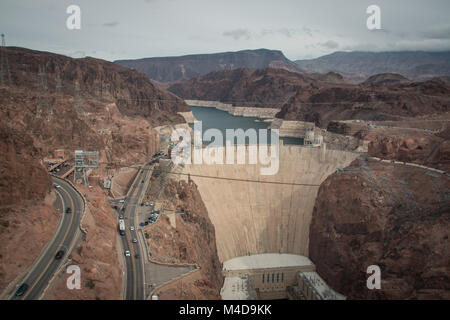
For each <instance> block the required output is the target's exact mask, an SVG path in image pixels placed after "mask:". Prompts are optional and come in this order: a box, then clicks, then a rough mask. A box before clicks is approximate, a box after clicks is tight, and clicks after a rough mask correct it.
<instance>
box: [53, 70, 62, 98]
mask: <svg viewBox="0 0 450 320" xmlns="http://www.w3.org/2000/svg"><path fill="white" fill-rule="evenodd" d="M55 89H56V97H57V98H61V97H62V82H61V77H60V76H59V73H58V74H57V75H56V87H55Z"/></svg>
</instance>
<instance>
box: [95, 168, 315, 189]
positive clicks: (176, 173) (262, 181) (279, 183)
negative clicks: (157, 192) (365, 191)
mask: <svg viewBox="0 0 450 320" xmlns="http://www.w3.org/2000/svg"><path fill="white" fill-rule="evenodd" d="M99 164H106V165H111V163H106V162H99ZM113 166H114V167H115V168H133V169H141V170H147V171H150V170H153V169H150V168H148V169H146V168H143V166H141V165H139V166H129V165H120V164H119V165H115V164H113ZM159 172H160V173H165V174H172V175H182V176H191V177H198V178H206V179H216V180H227V181H239V182H250V183H265V184H276V185H289V186H306V187H319V186H320V184H309V183H296V182H282V181H264V180H253V179H242V178H227V177H219V176H207V175H201V174H194V173H182V172H172V171H165V170H159Z"/></svg>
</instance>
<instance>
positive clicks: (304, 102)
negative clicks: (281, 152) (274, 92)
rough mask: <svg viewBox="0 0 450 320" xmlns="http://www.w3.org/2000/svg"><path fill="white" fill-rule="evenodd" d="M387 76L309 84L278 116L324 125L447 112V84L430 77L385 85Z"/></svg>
mask: <svg viewBox="0 0 450 320" xmlns="http://www.w3.org/2000/svg"><path fill="white" fill-rule="evenodd" d="M387 78H389V79H390V78H392V77H383V79H384V81H382V82H381V83H379V82H372V81H371V82H368V83H366V84H364V85H350V84H324V83H319V84H311V85H310V86H309V87H306V88H302V89H301V90H299V91H298V92H297V93H296V94H295V95H294V96H293V97H292V98H291V99H290V100H289V101H287V102H286V103H285V104H284V105H283V107H282V109H281V111H280V113H279V114H277V117H279V118H283V119H286V120H301V121H309V122H315V123H316V125H318V126H321V127H327V125H328V124H329V122H330V121H331V120H350V119H360V120H378V121H381V120H402V119H404V118H415V117H421V116H426V115H436V114H443V113H446V112H448V110H449V108H450V101H449V99H448V97H449V95H450V86H448V85H445V84H443V83H440V82H438V81H432V80H430V81H425V82H412V83H410V82H398V81H392V82H391V81H389V85H387V82H386V81H387ZM395 79H397V77H396V78H395Z"/></svg>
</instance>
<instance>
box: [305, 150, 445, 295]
mask: <svg viewBox="0 0 450 320" xmlns="http://www.w3.org/2000/svg"><path fill="white" fill-rule="evenodd" d="M449 236H450V179H449V178H448V176H444V175H440V174H437V173H433V172H431V171H427V170H424V169H420V168H411V167H406V166H401V165H392V164H385V163H380V162H372V161H370V162H369V161H365V160H364V159H362V158H361V159H360V160H355V162H353V163H352V164H351V165H350V166H349V167H347V168H345V169H344V170H343V171H338V172H336V173H334V174H333V175H331V176H329V177H328V178H327V179H326V180H325V181H324V183H323V184H322V185H321V186H320V189H319V192H318V196H317V199H316V203H315V207H314V212H313V218H312V222H311V226H310V243H309V254H310V258H311V259H312V261H313V262H314V263H315V264H316V266H317V270H318V272H319V274H320V275H321V276H322V277H323V278H324V279H325V281H327V283H328V284H329V285H330V286H331V287H333V289H335V290H337V291H339V292H341V293H342V294H344V295H346V296H347V297H348V298H350V299H449V298H450V248H449V246H448V243H449ZM370 265H378V266H379V267H380V269H381V289H380V290H369V289H367V287H366V280H367V278H368V277H369V275H368V274H366V270H367V267H368V266H370Z"/></svg>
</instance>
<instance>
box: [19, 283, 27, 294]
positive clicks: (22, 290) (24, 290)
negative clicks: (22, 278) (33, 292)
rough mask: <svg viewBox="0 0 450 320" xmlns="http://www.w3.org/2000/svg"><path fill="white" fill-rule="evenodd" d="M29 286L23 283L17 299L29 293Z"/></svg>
mask: <svg viewBox="0 0 450 320" xmlns="http://www.w3.org/2000/svg"><path fill="white" fill-rule="evenodd" d="M27 289H28V285H27V284H26V283H22V285H21V286H20V287H19V289H17V291H16V297H20V296H23V294H24V293H25V292H26V291H27Z"/></svg>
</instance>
